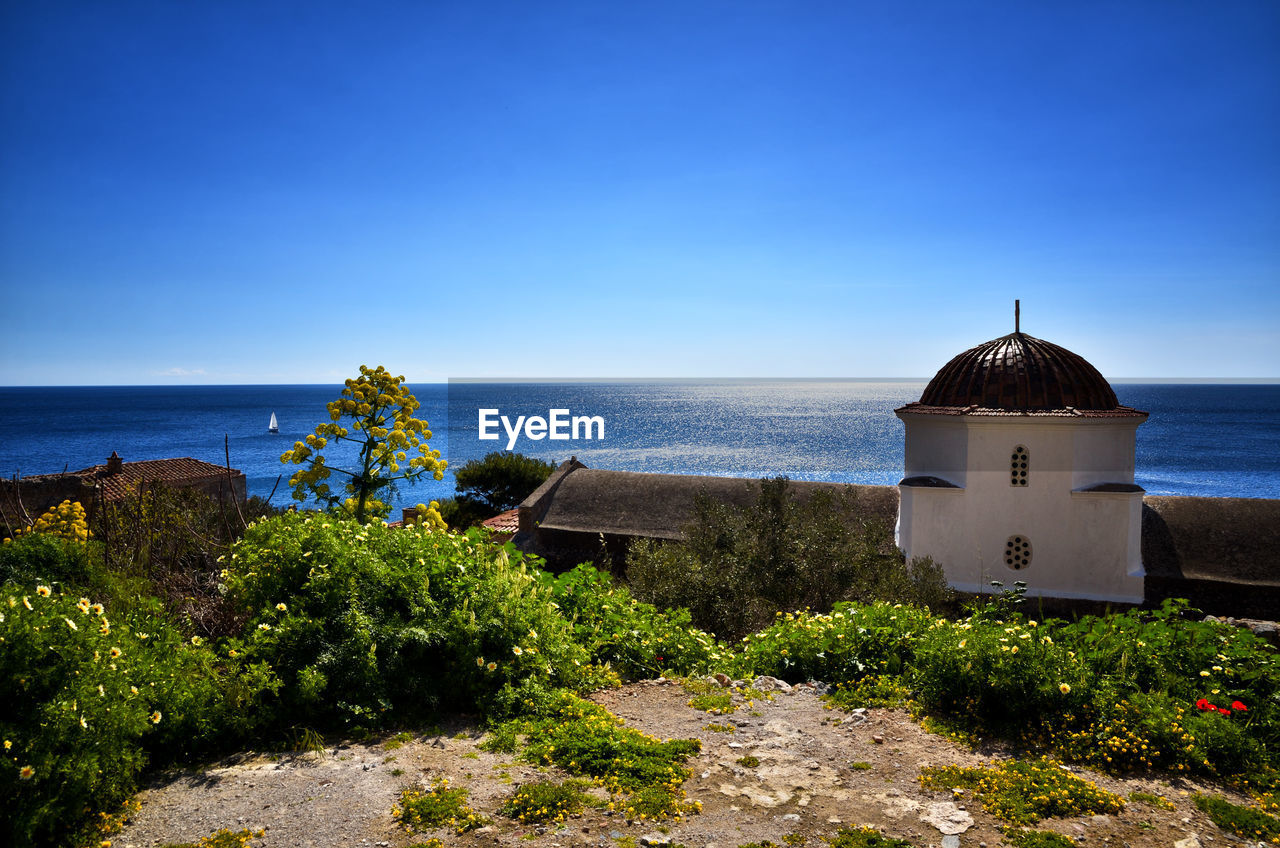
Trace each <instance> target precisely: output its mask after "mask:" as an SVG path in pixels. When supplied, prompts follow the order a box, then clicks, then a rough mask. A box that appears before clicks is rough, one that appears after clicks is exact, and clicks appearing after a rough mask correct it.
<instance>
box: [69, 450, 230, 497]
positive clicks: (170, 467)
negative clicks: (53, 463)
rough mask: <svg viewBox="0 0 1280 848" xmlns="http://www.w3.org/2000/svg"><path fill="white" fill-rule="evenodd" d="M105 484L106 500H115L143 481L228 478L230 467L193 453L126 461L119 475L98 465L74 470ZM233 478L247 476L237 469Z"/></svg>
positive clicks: (178, 483)
mask: <svg viewBox="0 0 1280 848" xmlns="http://www.w3.org/2000/svg"><path fill="white" fill-rule="evenodd" d="M71 473H72V474H74V475H75V476H78V477H83V478H86V479H87V480H89V481H90V482H96V483H98V484H99V486H101V492H102V497H103V499H104V500H108V501H115V500H120V499H121V498H125V497H128V496H129V495H131V494H133V493H135V492H136V491H137V490H138V488H139V487H140V486H141V485H142V484H143V483H154V482H160V483H166V484H168V485H171V486H186V485H192V484H195V483H199V482H204V481H208V480H210V479H213V478H221V479H225V478H226V475H227V469H226V468H225V467H223V466H221V465H214V464H213V463H211V462H205V461H203V460H200V459H192V458H191V457H189V456H184V457H180V458H177V459H147V460H142V461H140V462H125V463H122V464H121V466H120V470H119V471H118V472H116V473H115V474H108V473H107V466H105V465H95V466H93V467H92V468H83V469H81V470H79V471H73V472H71ZM231 474H232V476H233V477H236V476H243V473H242V472H240V471H237V470H235V469H232V470H231Z"/></svg>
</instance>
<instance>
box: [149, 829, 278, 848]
mask: <svg viewBox="0 0 1280 848" xmlns="http://www.w3.org/2000/svg"><path fill="white" fill-rule="evenodd" d="M265 833H266V831H263V830H249V829H248V828H246V829H244V830H239V831H235V832H232V831H230V830H227V829H226V828H225V827H224V828H222V829H221V830H217V831H214V832H213V833H211V834H209V835H208V836H202V837H201V838H200V841H199V842H170V843H168V844H166V845H162V846H161V848H248V845H249V840H251V839H261V838H262V836H263V835H264V834H265Z"/></svg>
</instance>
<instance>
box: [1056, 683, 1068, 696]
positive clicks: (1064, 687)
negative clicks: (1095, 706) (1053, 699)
mask: <svg viewBox="0 0 1280 848" xmlns="http://www.w3.org/2000/svg"><path fill="white" fill-rule="evenodd" d="M1058 691H1059V692H1061V693H1062V694H1064V695H1066V694H1067V693H1069V692H1070V691H1071V686H1070V684H1067V683H1059V684H1058Z"/></svg>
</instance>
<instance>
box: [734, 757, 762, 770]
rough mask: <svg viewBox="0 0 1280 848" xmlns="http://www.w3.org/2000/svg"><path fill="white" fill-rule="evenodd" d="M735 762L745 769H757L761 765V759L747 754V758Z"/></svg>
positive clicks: (740, 758) (739, 758)
mask: <svg viewBox="0 0 1280 848" xmlns="http://www.w3.org/2000/svg"><path fill="white" fill-rule="evenodd" d="M734 762H735V763H737V764H738V765H740V766H742V767H744V768H755V767H756V766H758V765H760V758H759V757H757V756H755V755H754V754H747V755H746V756H745V757H738V759H736V760H734Z"/></svg>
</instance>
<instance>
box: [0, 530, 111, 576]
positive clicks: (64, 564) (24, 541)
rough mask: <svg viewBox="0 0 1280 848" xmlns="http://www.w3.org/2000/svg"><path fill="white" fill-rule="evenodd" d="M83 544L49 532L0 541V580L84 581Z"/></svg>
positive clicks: (85, 559)
mask: <svg viewBox="0 0 1280 848" xmlns="http://www.w3.org/2000/svg"><path fill="white" fill-rule="evenodd" d="M90 567H91V566H90V560H89V556H88V552H87V546H86V545H85V544H84V543H82V542H74V541H71V540H70V539H64V538H62V537H60V536H55V535H52V534H49V533H26V534H24V535H22V536H19V537H18V538H16V539H13V540H11V541H6V542H5V543H4V544H3V545H0V583H16V584H19V585H22V586H31V585H34V584H36V583H41V584H44V585H49V586H52V585H54V584H60V583H66V584H69V585H73V586H83V585H86V584H87V583H88V582H89V580H90Z"/></svg>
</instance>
